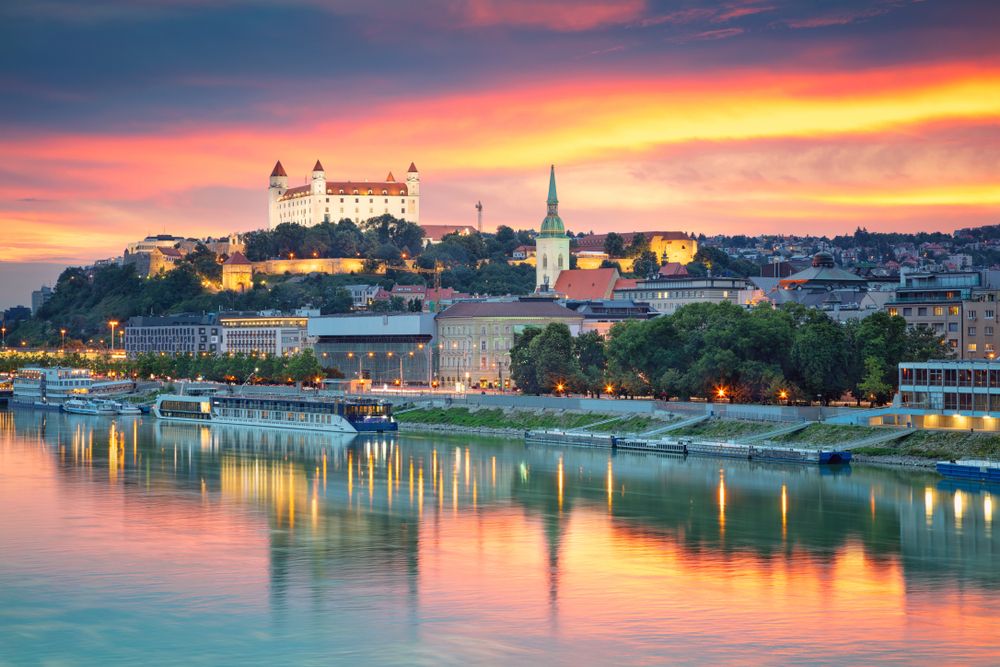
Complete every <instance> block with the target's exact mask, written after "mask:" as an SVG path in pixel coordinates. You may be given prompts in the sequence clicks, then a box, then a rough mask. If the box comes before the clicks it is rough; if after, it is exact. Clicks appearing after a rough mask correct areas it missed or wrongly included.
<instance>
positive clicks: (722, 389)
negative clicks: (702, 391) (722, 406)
mask: <svg viewBox="0 0 1000 667" xmlns="http://www.w3.org/2000/svg"><path fill="white" fill-rule="evenodd" d="M715 395H716V396H717V397H718V398H725V397H726V388H725V387H719V388H718V389H716V391H715Z"/></svg>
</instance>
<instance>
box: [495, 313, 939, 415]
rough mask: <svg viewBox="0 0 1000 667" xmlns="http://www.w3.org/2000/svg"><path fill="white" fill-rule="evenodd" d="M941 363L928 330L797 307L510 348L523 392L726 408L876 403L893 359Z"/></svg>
mask: <svg viewBox="0 0 1000 667" xmlns="http://www.w3.org/2000/svg"><path fill="white" fill-rule="evenodd" d="M945 356H947V350H946V348H945V347H944V346H943V345H942V344H941V339H940V338H939V337H937V336H936V335H935V334H934V333H933V332H932V331H930V330H928V329H910V328H908V327H907V326H906V322H905V320H903V318H901V317H898V316H889V315H888V314H887V313H875V314H873V315H870V316H869V317H866V318H864V319H859V320H852V321H849V322H847V323H846V324H840V323H837V322H835V321H834V320H832V319H831V318H830V317H829V316H827V315H826V314H825V313H823V312H821V311H817V310H813V309H809V308H805V307H803V306H801V305H798V304H785V305H782V306H780V307H778V308H772V307H770V306H768V305H761V306H758V307H756V308H753V309H751V310H745V309H744V308H741V307H739V306H736V305H734V304H731V303H728V302H725V303H718V304H715V303H695V304H690V305H687V306H684V307H682V308H679V309H678V310H677V311H676V312H675V313H673V314H671V315H665V316H663V317H658V318H656V319H652V320H645V321H639V320H632V321H626V322H620V323H618V324H615V325H614V326H613V327H612V329H611V332H610V334H609V336H608V338H607V340H601V339H600V337H598V336H597V335H596V334H595V333H592V332H591V333H588V334H584V335H581V336H578V337H577V338H575V339H574V338H573V337H572V336H571V335H570V332H569V329H568V328H567V327H566V325H564V324H550V325H548V326H547V327H545V328H544V329H537V328H536V329H528V330H527V331H525V332H524V333H523V334H521V335H520V336H519V337H518V338H517V339H516V341H515V344H514V347H513V349H512V350H511V375H512V377H513V378H514V381H515V382H516V383H517V385H518V387H520V388H521V390H522V391H524V392H526V393H559V392H563V391H572V392H578V393H585V394H594V395H597V394H601V393H613V394H616V395H623V396H655V397H659V398H663V399H669V398H679V399H682V400H687V399H690V398H705V399H708V400H720V399H721V400H727V401H733V402H754V403H775V402H785V401H807V402H808V401H821V402H824V403H827V402H829V401H831V400H835V399H840V398H841V397H843V396H844V395H845V394H848V393H849V394H850V395H851V396H853V397H854V399H855V400H857V401H858V402H860V401H862V400H865V401H872V402H874V403H876V404H881V403H885V402H886V401H888V400H890V399H891V398H892V394H893V392H894V391H895V389H896V386H897V365H898V364H899V362H901V361H925V360H928V359H934V358H943V357H945Z"/></svg>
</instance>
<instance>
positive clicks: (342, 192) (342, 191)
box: [337, 188, 344, 201]
mask: <svg viewBox="0 0 1000 667" xmlns="http://www.w3.org/2000/svg"><path fill="white" fill-rule="evenodd" d="M337 194H341V195H342V194H344V188H340V192H339V193H337ZM340 201H344V200H343V199H341V200H340Z"/></svg>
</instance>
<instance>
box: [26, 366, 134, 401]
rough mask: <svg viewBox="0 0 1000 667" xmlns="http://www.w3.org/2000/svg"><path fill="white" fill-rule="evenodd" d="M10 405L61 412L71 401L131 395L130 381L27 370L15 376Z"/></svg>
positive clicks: (74, 371) (80, 371)
mask: <svg viewBox="0 0 1000 667" xmlns="http://www.w3.org/2000/svg"><path fill="white" fill-rule="evenodd" d="M13 385H14V392H13V397H12V399H11V403H12V404H14V405H33V406H35V407H39V408H53V409H56V410H58V409H59V408H60V407H61V406H62V404H63V403H65V402H66V401H68V400H70V399H72V398H88V397H90V398H92V397H94V396H112V395H115V394H123V393H125V392H128V391H131V390H132V388H133V384H132V381H131V380H112V379H104V378H101V379H97V378H94V377H92V376H91V375H90V371H89V370H87V369H86V368H65V367H62V366H52V367H31V366H29V367H25V368H20V369H18V371H17V373H16V374H15V375H14V383H13Z"/></svg>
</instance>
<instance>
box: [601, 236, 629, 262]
mask: <svg viewBox="0 0 1000 667" xmlns="http://www.w3.org/2000/svg"><path fill="white" fill-rule="evenodd" d="M604 252H605V254H607V256H608V257H610V258H620V257H624V256H625V239H624V238H622V235H621V234H618V233H616V232H610V233H609V234H608V235H607V236H605V237H604Z"/></svg>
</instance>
